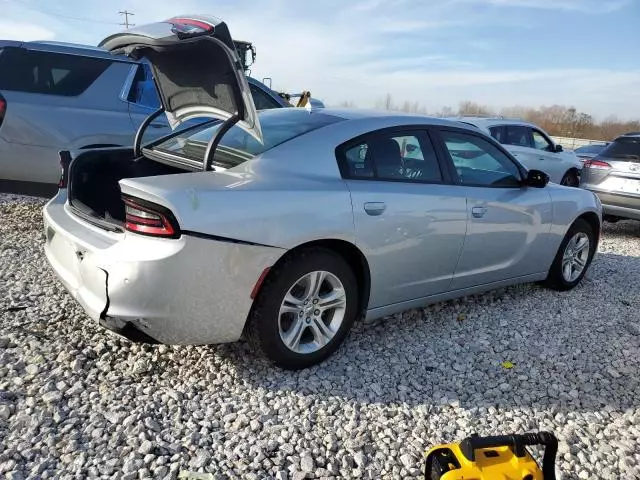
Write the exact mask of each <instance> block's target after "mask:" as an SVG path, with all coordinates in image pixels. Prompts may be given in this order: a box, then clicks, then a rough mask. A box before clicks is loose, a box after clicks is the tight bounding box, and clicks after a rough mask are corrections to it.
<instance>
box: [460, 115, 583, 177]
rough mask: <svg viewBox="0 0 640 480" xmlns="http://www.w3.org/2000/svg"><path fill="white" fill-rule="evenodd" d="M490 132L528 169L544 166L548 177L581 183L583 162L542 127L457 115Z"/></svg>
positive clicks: (462, 120)
mask: <svg viewBox="0 0 640 480" xmlns="http://www.w3.org/2000/svg"><path fill="white" fill-rule="evenodd" d="M451 120H457V121H459V122H462V123H466V124H468V125H473V126H475V127H477V128H479V129H480V130H482V131H484V132H485V133H488V134H489V135H491V136H492V137H493V138H495V139H496V140H497V141H498V142H500V143H501V144H502V145H504V147H505V148H506V149H507V150H509V152H510V153H511V154H512V155H513V156H514V157H516V158H517V159H518V160H519V161H520V163H522V164H523V165H524V166H525V167H526V168H528V169H529V170H542V171H543V172H545V173H546V174H547V175H549V179H550V180H551V181H552V182H554V183H558V184H560V185H567V186H570V187H577V186H578V185H579V184H580V171H581V169H582V162H580V159H579V158H578V157H577V155H576V154H575V153H573V152H570V151H564V149H563V148H562V145H558V144H556V143H555V142H554V141H553V140H552V139H551V137H550V136H549V135H548V134H547V133H546V132H545V131H544V130H542V129H541V128H540V127H538V126H536V125H534V124H532V123H527V122H524V121H522V120H509V119H505V118H493V117H458V118H455V119H451Z"/></svg>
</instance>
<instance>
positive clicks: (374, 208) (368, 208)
mask: <svg viewBox="0 0 640 480" xmlns="http://www.w3.org/2000/svg"><path fill="white" fill-rule="evenodd" d="M386 209H387V205H386V204H385V203H384V202H365V204H364V211H365V212H367V214H368V215H371V216H372V217H376V216H378V215H382V213H383V212H384V211H385V210H386Z"/></svg>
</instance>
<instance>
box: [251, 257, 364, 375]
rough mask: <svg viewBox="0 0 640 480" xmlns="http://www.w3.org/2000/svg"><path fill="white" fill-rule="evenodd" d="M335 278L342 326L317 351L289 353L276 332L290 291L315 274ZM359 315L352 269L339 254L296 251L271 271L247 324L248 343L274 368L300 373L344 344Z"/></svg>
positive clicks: (356, 285)
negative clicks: (340, 299) (341, 298)
mask: <svg viewBox="0 0 640 480" xmlns="http://www.w3.org/2000/svg"><path fill="white" fill-rule="evenodd" d="M320 270H322V271H326V272H329V273H331V274H333V275H335V276H336V277H337V278H338V279H339V280H340V282H341V283H342V286H343V287H344V291H345V296H346V308H345V313H344V318H343V320H342V324H341V325H340V327H339V328H338V331H337V332H336V334H335V335H334V337H333V338H332V339H331V340H330V341H329V342H328V343H327V344H326V345H325V346H324V347H322V348H320V349H319V350H317V351H315V352H313V353H308V354H300V353H297V352H294V351H293V350H290V349H289V348H288V347H287V346H286V345H285V343H284V342H283V341H282V338H281V337H280V332H279V318H278V316H279V312H280V306H281V304H282V301H283V299H284V297H285V295H286V294H287V292H288V291H289V289H290V288H291V287H292V286H293V285H294V284H295V283H296V282H297V281H298V280H299V279H300V278H301V277H303V276H304V275H306V274H308V273H310V272H314V271H320ZM357 314H358V284H357V281H356V278H355V275H354V273H353V271H352V270H351V267H350V266H349V265H348V264H347V262H346V261H345V260H344V259H343V258H342V257H341V256H340V255H338V254H336V253H334V252H333V251H331V250H328V249H324V248H309V249H304V250H300V251H299V252H295V253H293V254H292V255H290V256H288V257H286V258H285V259H284V260H283V261H282V262H280V263H278V264H277V265H276V266H275V267H274V268H272V269H271V271H270V272H269V275H268V276H267V278H266V280H265V282H264V284H263V285H262V288H261V289H260V292H259V293H258V296H257V297H256V299H255V301H254V304H253V307H252V309H251V313H250V314H249V319H248V321H247V328H246V337H247V340H248V342H249V343H250V344H251V346H252V347H253V348H254V350H257V351H259V352H260V353H261V354H262V355H263V356H265V357H266V358H267V359H269V360H270V361H271V362H273V363H274V364H275V365H277V366H279V367H281V368H284V369H287V370H300V369H303V368H307V367H310V366H312V365H316V364H318V363H320V362H322V361H323V360H325V359H326V358H327V357H329V356H330V355H331V354H332V353H333V352H335V351H336V349H337V348H338V347H339V346H340V344H341V343H342V342H343V341H344V339H345V338H346V336H347V334H348V333H349V330H350V329H351V326H352V325H353V322H354V321H355V318H356V316H357Z"/></svg>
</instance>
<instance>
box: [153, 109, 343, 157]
mask: <svg viewBox="0 0 640 480" xmlns="http://www.w3.org/2000/svg"><path fill="white" fill-rule="evenodd" d="M258 118H259V119H260V125H261V127H262V134H263V137H264V143H260V142H258V141H257V140H256V139H255V138H253V137H252V136H251V135H250V134H248V133H247V132H245V131H244V130H243V129H241V128H240V127H237V126H235V127H233V128H231V130H229V131H228V132H227V133H226V134H225V135H224V136H223V137H222V141H221V142H220V145H219V146H218V148H217V149H216V152H215V155H214V158H213V165H214V166H215V165H218V166H221V167H224V168H233V167H235V166H236V165H239V164H241V163H243V162H246V161H247V160H250V159H252V158H253V157H255V156H257V155H260V154H262V153H264V152H266V151H267V150H270V149H271V148H273V147H276V146H278V145H280V144H282V143H284V142H287V141H289V140H291V139H293V138H295V137H298V136H300V135H303V134H305V133H307V132H310V131H312V130H316V129H318V128H321V127H324V126H326V125H330V124H332V123H336V122H339V121H341V120H343V119H342V118H340V117H335V116H333V115H327V114H324V113H320V112H313V111H312V112H309V111H307V110H305V109H298V108H293V107H290V108H289V107H287V108H277V109H272V110H263V111H261V112H259V113H258ZM221 125H222V123H221V122H217V123H215V124H214V125H211V124H207V125H203V126H201V127H196V128H195V129H192V130H188V131H186V132H183V133H180V134H178V135H176V136H174V137H171V138H169V139H168V140H166V141H164V142H162V143H160V144H158V145H156V146H155V147H154V150H155V151H159V152H167V153H171V154H174V155H180V156H182V157H186V158H188V159H190V160H196V161H199V162H203V161H204V155H205V151H206V149H207V144H208V143H209V140H211V138H212V137H213V135H214V134H215V133H216V132H217V131H218V129H219V128H220V126H221Z"/></svg>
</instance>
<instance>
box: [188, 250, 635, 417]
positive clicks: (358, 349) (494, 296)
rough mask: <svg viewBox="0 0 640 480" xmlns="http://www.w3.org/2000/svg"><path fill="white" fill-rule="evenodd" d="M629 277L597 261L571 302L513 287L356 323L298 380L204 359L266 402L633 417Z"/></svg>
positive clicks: (249, 359)
mask: <svg viewBox="0 0 640 480" xmlns="http://www.w3.org/2000/svg"><path fill="white" fill-rule="evenodd" d="M637 272H640V258H638V257H630V256H622V255H615V254H611V253H600V254H599V257H598V259H597V261H596V262H595V263H594V265H593V266H592V268H591V270H590V272H589V274H588V276H587V277H586V278H585V280H584V281H583V283H582V284H581V285H580V286H579V287H578V288H576V289H574V290H573V291H571V292H564V293H560V292H553V291H550V290H547V289H545V288H543V287H540V286H537V285H520V286H515V287H510V288H506V289H501V290H496V291H492V292H488V293H486V294H483V295H477V296H473V297H468V298H464V299H461V300H455V301H450V302H446V303H440V304H435V305H432V306H428V307H425V308H424V309H418V310H411V311H407V312H404V313H402V314H400V315H396V316H393V317H389V318H386V319H382V320H381V321H377V322H374V323H370V324H362V323H361V324H358V325H356V326H355V327H354V330H353V332H352V333H351V335H350V336H349V338H348V340H347V341H346V342H345V344H344V345H343V346H342V347H341V348H340V349H339V351H338V352H337V353H336V354H335V355H334V356H333V357H331V358H330V359H328V360H327V361H325V362H324V363H323V364H321V365H319V366H316V367H313V368H310V369H307V370H303V371H299V372H286V371H283V370H280V369H277V368H275V367H272V366H270V365H269V364H267V363H266V362H264V361H262V360H260V359H258V358H257V357H256V356H255V355H254V354H253V352H251V351H250V350H249V349H248V347H247V346H246V345H245V344H243V343H239V344H235V345H225V346H218V347H212V348H213V349H214V350H215V352H216V354H217V355H221V356H223V357H226V358H227V359H228V362H229V363H230V364H232V365H233V367H232V368H233V369H235V375H236V376H237V377H238V379H239V381H240V382H242V383H243V384H244V385H245V386H247V387H249V388H252V389H264V390H265V391H273V390H277V391H290V392H294V393H297V394H299V395H311V396H313V397H317V396H332V397H341V398H343V399H345V400H347V401H353V402H359V403H363V402H364V403H371V404H397V403H400V402H401V403H404V404H408V405H409V406H416V405H426V406H429V405H445V404H449V405H451V404H453V405H460V406H461V407H464V408H473V407H514V406H520V407H540V408H549V407H555V408H557V409H561V410H567V411H575V410H578V409H583V410H590V411H591V410H599V409H602V408H603V407H609V408H614V409H625V408H630V407H637V406H638V405H640V396H639V395H638V394H639V393H640V376H639V375H638V371H640V369H639V367H640V317H639V315H638V311H639V309H640V295H639V291H640V287H639V286H638V284H637ZM634 278H635V279H636V281H635V282H633V281H631V279H634ZM505 362H510V363H505ZM512 365H513V366H512ZM192 373H193V374H194V375H197V374H198V372H197V371H193V372H192Z"/></svg>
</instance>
